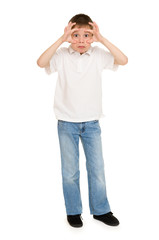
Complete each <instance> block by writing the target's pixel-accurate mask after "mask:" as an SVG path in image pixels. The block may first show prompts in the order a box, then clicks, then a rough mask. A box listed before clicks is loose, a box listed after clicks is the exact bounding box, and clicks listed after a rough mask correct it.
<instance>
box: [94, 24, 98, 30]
mask: <svg viewBox="0 0 159 240" xmlns="http://www.w3.org/2000/svg"><path fill="white" fill-rule="evenodd" d="M94 25H95V27H96V29H97V30H99V27H98V25H97V23H96V22H94Z"/></svg>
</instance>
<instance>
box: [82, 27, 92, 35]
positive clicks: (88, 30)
mask: <svg viewBox="0 0 159 240" xmlns="http://www.w3.org/2000/svg"><path fill="white" fill-rule="evenodd" d="M84 32H89V33H92V34H93V30H90V29H87V28H86V29H85V30H84Z"/></svg>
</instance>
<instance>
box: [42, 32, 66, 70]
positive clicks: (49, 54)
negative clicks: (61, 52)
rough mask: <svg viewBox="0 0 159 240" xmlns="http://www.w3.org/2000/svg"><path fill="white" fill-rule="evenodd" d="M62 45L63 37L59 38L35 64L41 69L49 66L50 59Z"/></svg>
mask: <svg viewBox="0 0 159 240" xmlns="http://www.w3.org/2000/svg"><path fill="white" fill-rule="evenodd" d="M62 43H63V36H61V37H60V38H59V39H58V40H57V41H56V42H55V43H54V44H52V45H51V46H50V47H49V48H48V49H47V50H46V51H45V52H43V53H42V54H41V56H40V57H39V58H38V60H37V64H38V66H39V67H41V68H45V67H47V66H49V62H50V59H51V58H52V56H53V55H54V54H55V52H56V50H57V49H58V48H59V47H60V45H61V44H62Z"/></svg>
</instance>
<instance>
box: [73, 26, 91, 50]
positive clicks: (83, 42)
mask: <svg viewBox="0 0 159 240" xmlns="http://www.w3.org/2000/svg"><path fill="white" fill-rule="evenodd" d="M75 28H79V30H77V31H75V32H73V34H72V39H73V40H75V41H76V43H71V47H72V48H73V50H75V51H77V52H79V53H80V54H82V53H85V52H87V50H88V49H89V48H90V46H91V43H88V42H87V41H90V40H91V39H92V34H91V33H89V32H87V29H88V30H90V29H91V27H89V26H88V25H86V26H82V27H81V26H78V25H75Z"/></svg>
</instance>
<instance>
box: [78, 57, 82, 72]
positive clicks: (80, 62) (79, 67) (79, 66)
mask: <svg viewBox="0 0 159 240" xmlns="http://www.w3.org/2000/svg"><path fill="white" fill-rule="evenodd" d="M77 72H82V61H81V58H79V60H78V63H77Z"/></svg>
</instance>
